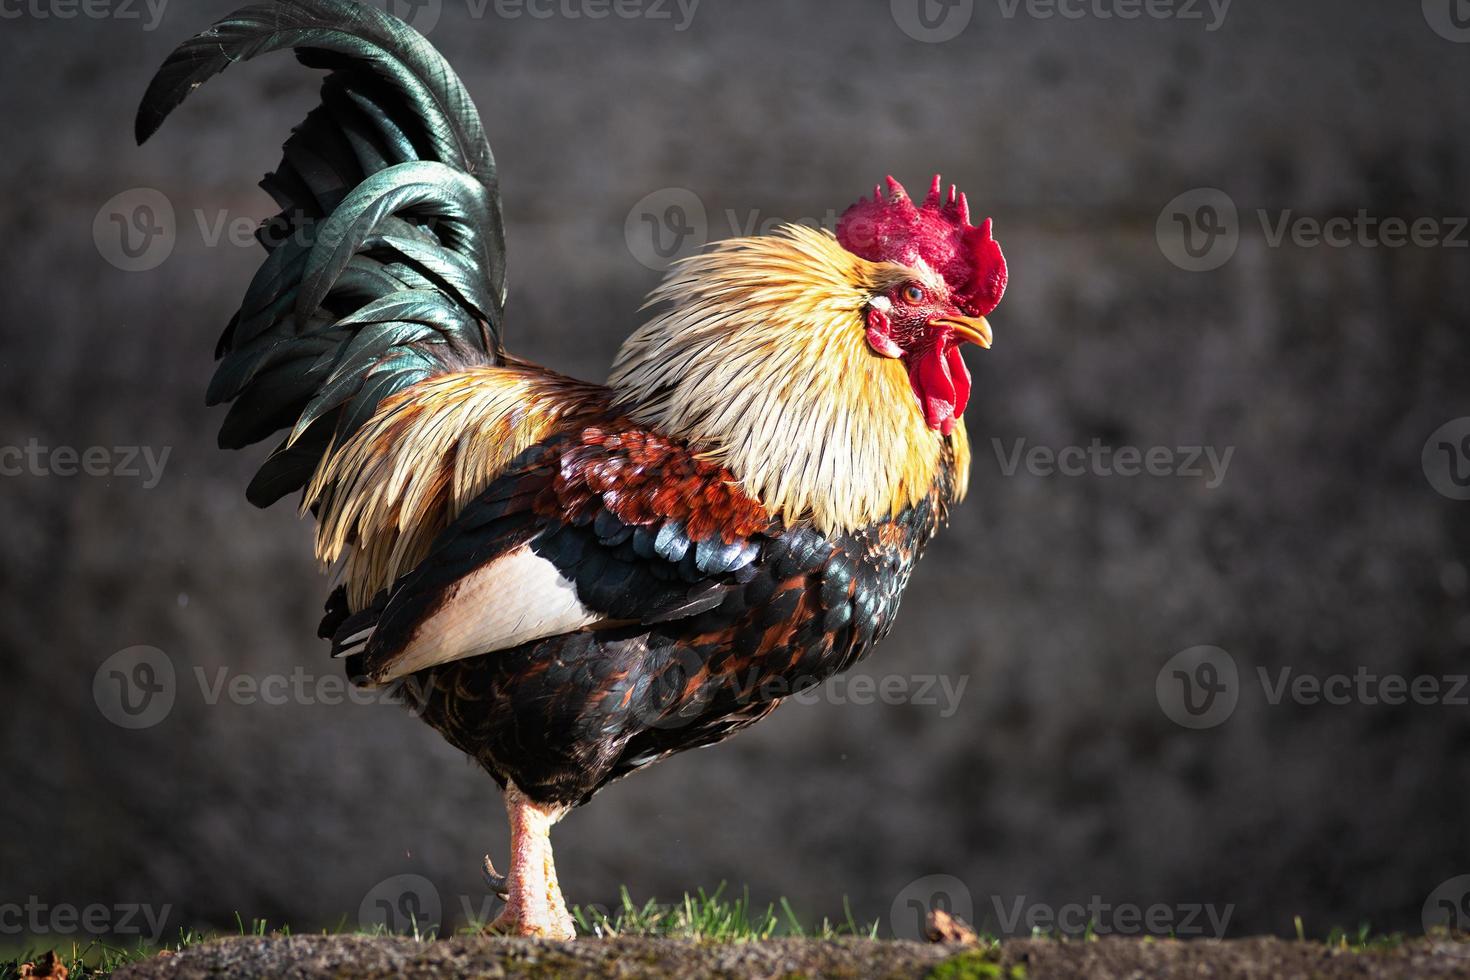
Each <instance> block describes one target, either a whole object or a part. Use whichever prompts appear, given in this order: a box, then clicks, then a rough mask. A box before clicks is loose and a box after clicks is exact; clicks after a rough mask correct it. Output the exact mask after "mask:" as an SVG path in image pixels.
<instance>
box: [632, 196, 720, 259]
mask: <svg viewBox="0 0 1470 980" xmlns="http://www.w3.org/2000/svg"><path fill="white" fill-rule="evenodd" d="M623 239H624V240H625V241H626V242H627V244H628V251H629V252H630V253H632V255H633V258H635V259H637V260H638V262H639V263H640V264H642V265H644V266H647V267H648V268H650V269H653V270H655V271H658V272H661V271H663V270H664V269H667V268H668V267H669V266H670V265H671V264H673V263H674V262H676V261H678V260H679V259H682V258H684V257H685V256H687V255H691V254H693V253H694V251H695V250H696V249H698V248H699V247H700V246H701V245H703V244H704V243H705V242H707V241H709V214H708V213H707V212H706V211H705V208H704V202H703V201H701V200H700V199H699V195H698V194H696V193H694V192H693V191H691V190H689V189H687V188H684V187H665V188H662V189H660V190H656V191H654V192H653V193H651V194H645V195H644V196H643V197H641V198H639V199H638V203H637V204H634V205H633V207H632V209H631V210H629V211H628V217H627V219H626V220H625V221H624V222H623Z"/></svg>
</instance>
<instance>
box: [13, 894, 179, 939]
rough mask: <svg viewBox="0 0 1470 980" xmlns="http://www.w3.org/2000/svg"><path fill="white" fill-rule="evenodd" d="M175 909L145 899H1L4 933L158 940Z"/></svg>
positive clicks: (29, 897) (28, 897)
mask: <svg viewBox="0 0 1470 980" xmlns="http://www.w3.org/2000/svg"><path fill="white" fill-rule="evenodd" d="M172 910H173V906H172V905H162V906H155V905H148V904H145V903H142V902H121V903H118V904H115V905H105V904H103V903H101V902H93V903H92V904H90V905H70V904H67V903H65V902H59V903H52V902H46V901H43V900H42V899H41V898H40V897H39V896H36V895H30V896H27V898H26V900H25V901H24V902H0V935H4V936H17V935H31V936H75V935H78V934H82V935H87V936H140V937H146V938H147V939H148V940H149V941H150V942H154V943H156V942H158V940H159V938H160V937H161V936H162V935H163V927H164V923H166V922H167V921H168V916H169V913H170V912H171V911H172ZM145 928H146V930H147V931H146V932H145V931H144V929H145Z"/></svg>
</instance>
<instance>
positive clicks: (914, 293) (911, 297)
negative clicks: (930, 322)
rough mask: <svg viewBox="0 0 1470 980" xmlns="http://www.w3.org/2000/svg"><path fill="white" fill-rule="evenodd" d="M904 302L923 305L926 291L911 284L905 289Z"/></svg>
mask: <svg viewBox="0 0 1470 980" xmlns="http://www.w3.org/2000/svg"><path fill="white" fill-rule="evenodd" d="M903 301H904V302H905V303H909V304H911V305H918V304H919V303H922V302H923V301H924V290H923V289H922V288H920V287H919V286H916V285H914V284H913V283H909V284H908V285H907V286H905V287H903Z"/></svg>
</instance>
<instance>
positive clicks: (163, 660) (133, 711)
mask: <svg viewBox="0 0 1470 980" xmlns="http://www.w3.org/2000/svg"><path fill="white" fill-rule="evenodd" d="M177 688H178V685H177V683H176V678H175V676H174V665H173V661H172V660H170V659H169V658H168V655H167V654H166V653H164V652H163V651H162V650H160V649H158V648H157V647H149V646H136V647H128V648H127V649H126V650H119V651H118V652H117V653H114V654H113V655H112V656H110V657H108V658H107V659H106V660H104V661H102V666H100V667H98V668H97V672H96V673H95V674H93V675H92V700H93V701H95V702H96V703H97V710H98V711H100V712H102V716H103V717H104V718H106V719H107V720H108V721H110V722H112V723H113V724H114V725H117V726H118V727H119V728H127V729H140V728H152V727H153V726H154V725H157V724H158V723H159V722H161V721H163V720H164V719H165V718H167V717H168V714H169V712H170V711H172V710H173V707H174V699H175V696H176V695H177Z"/></svg>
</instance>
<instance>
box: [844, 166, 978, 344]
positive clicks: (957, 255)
mask: <svg viewBox="0 0 1470 980" xmlns="http://www.w3.org/2000/svg"><path fill="white" fill-rule="evenodd" d="M940 187H941V184H940V180H939V175H938V174H935V175H934V181H933V183H932V184H930V185H929V196H928V197H926V198H925V199H924V203H923V204H922V205H915V204H914V202H913V201H911V200H910V199H909V195H908V192H907V191H905V190H904V189H903V185H902V184H900V183H899V182H898V181H896V180H894V179H893V178H892V177H889V178H888V194H887V196H885V195H884V193H883V189H882V188H881V187H875V188H873V196H872V198H871V199H870V198H866V197H865V198H863V199H862V200H860V201H858V202H857V203H856V204H854V205H853V206H852V207H850V208H848V209H847V210H846V211H844V212H843V214H842V217H841V218H840V219H839V220H838V222H837V241H838V243H839V244H841V245H842V247H843V248H845V249H847V250H848V251H849V252H851V253H853V254H854V255H856V256H859V257H860V258H864V259H867V260H868V261H870V262H898V263H900V264H902V265H909V266H912V265H915V264H916V263H917V262H918V260H920V259H922V260H923V261H924V262H925V263H926V264H927V265H928V266H929V267H930V268H931V269H933V270H935V271H936V272H938V273H939V274H940V275H941V276H943V277H944V281H945V282H947V283H949V288H950V291H951V293H952V295H953V296H954V299H955V301H956V303H957V304H958V305H959V307H960V309H962V310H963V311H964V312H965V313H966V314H968V315H970V316H986V315H988V314H989V313H990V312H991V311H992V310H994V309H995V308H996V306H997V305H998V304H999V303H1000V298H1001V295H1002V294H1003V293H1005V291H1006V260H1005V256H1004V255H1002V254H1001V251H1000V245H999V244H998V243H997V242H996V241H995V239H994V238H992V237H990V219H989V218H986V219H985V220H984V221H982V222H981V223H980V225H979V226H978V227H977V226H975V225H972V224H970V204H969V202H968V201H967V200H965V195H964V194H959V193H957V192H956V190H955V186H954V185H953V184H951V185H950V186H949V196H948V198H947V199H946V200H944V201H943V202H942V203H941V201H940V196H941V195H940Z"/></svg>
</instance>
